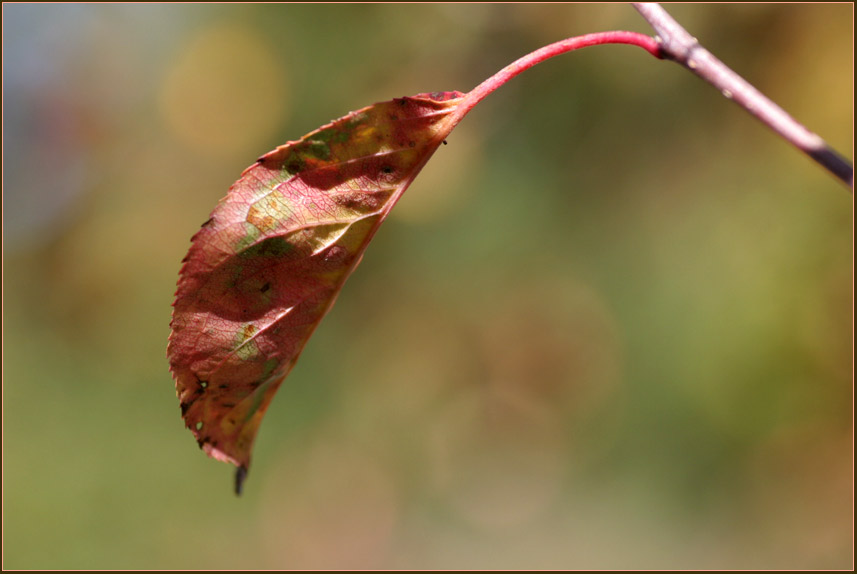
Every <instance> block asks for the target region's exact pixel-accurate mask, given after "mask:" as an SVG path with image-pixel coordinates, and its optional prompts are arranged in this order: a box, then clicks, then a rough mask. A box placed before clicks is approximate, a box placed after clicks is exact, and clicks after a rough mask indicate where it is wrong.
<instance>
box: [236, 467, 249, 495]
mask: <svg viewBox="0 0 857 574" xmlns="http://www.w3.org/2000/svg"><path fill="white" fill-rule="evenodd" d="M246 478H247V467H246V466H239V467H238V468H236V469H235V496H241V492H242V490H243V488H244V479H246Z"/></svg>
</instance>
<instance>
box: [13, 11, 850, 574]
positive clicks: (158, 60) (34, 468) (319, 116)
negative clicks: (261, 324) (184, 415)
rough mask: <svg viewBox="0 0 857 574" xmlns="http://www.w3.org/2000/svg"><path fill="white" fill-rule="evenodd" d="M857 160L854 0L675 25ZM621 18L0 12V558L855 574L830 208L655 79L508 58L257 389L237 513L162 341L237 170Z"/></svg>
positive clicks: (829, 182)
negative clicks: (256, 425) (181, 273)
mask: <svg viewBox="0 0 857 574" xmlns="http://www.w3.org/2000/svg"><path fill="white" fill-rule="evenodd" d="M669 10H670V12H671V13H672V14H673V15H674V16H675V17H676V18H677V19H678V20H679V21H680V22H681V23H682V24H683V25H685V26H686V27H687V28H688V29H689V30H690V31H691V32H692V33H693V34H694V35H696V36H697V37H698V38H700V40H701V42H702V43H703V44H704V45H705V46H706V47H708V48H709V49H710V50H711V51H712V52H713V53H714V54H715V55H717V56H718V57H720V58H721V59H722V60H724V61H725V62H726V63H727V64H729V65H731V66H732V67H733V68H734V69H735V70H736V71H738V72H739V73H741V74H742V75H744V76H745V77H746V78H748V79H749V80H750V81H751V82H753V83H754V84H755V85H756V86H757V87H758V88H760V89H761V90H762V91H763V92H765V93H766V94H768V95H770V96H771V97H772V98H773V99H774V100H775V101H777V102H778V103H780V104H781V105H783V106H784V107H785V108H786V109H787V110H789V111H790V112H791V113H793V114H794V115H795V116H796V117H797V118H798V119H799V120H801V121H803V122H805V123H806V125H807V126H809V127H810V129H813V130H814V131H817V132H818V133H819V134H821V135H822V137H824V138H825V139H827V141H828V142H830V143H831V144H832V145H833V146H834V147H836V148H838V149H839V150H840V151H841V152H842V153H844V154H845V155H847V156H849V157H851V155H852V142H853V131H852V129H853V113H852V110H853V75H852V74H851V73H849V71H853V60H852V54H853V5H851V4H805V5H795V4H791V5H772V4H751V5H747V4H727V5H671V6H669ZM607 29H632V30H638V31H642V32H650V30H648V29H647V26H646V24H645V22H644V21H642V19H641V18H640V17H639V16H638V15H637V14H636V12H635V11H634V10H633V9H632V8H631V7H630V6H627V5H556V4H550V5H532V4H526V5H523V4H522V5H491V4H469V5H458V4H441V5H418V4H412V5H381V4H370V5H264V4H263V5H234V4H233V5H196V4H185V5H172V4H162V5H147V4H129V5H101V4H81V5H66V4H4V5H3V83H4V84H3V85H4V96H3V97H4V108H3V141H4V147H3V166H4V173H3V239H4V243H3V256H4V259H3V272H4V275H3V288H4V305H3V334H4V337H3V341H4V343H3V357H4V360H3V431H4V433H3V482H4V488H3V515H4V516H3V521H4V529H3V549H4V556H3V566H4V567H6V568H13V569H15V568H36V569H39V568H44V569H51V568H55V569H150V568H160V569H183V568H194V569H216V568H241V569H250V568H370V569H374V568H516V567H517V568H578V569H587V568H650V569H663V568H714V569H725V568H769V569H781V568H797V569H800V568H849V567H850V566H851V565H852V564H853V563H852V542H853V523H852V509H853V490H852V486H853V484H852V468H853V466H852V462H853V456H852V454H853V442H852V437H853V434H852V431H853V427H852V384H851V383H852V369H851V366H852V343H853V330H852V317H853V307H852V292H853V284H852V277H853V251H852V249H853V248H852V222H853V219H852V206H853V203H852V199H853V196H851V195H850V194H849V193H848V192H847V191H845V190H844V189H843V188H842V186H841V185H840V184H838V183H837V182H836V181H835V180H834V179H833V178H832V177H831V176H829V175H828V174H826V173H824V172H823V171H822V170H820V169H819V168H818V167H816V166H815V165H814V164H813V163H812V162H811V161H810V160H808V159H807V158H805V157H803V156H801V155H800V154H799V153H798V152H796V151H795V150H793V149H791V148H790V147H789V146H787V145H786V144H784V143H783V142H782V141H780V140H779V139H777V138H776V137H774V136H773V135H771V134H770V133H769V132H768V131H767V130H765V129H764V128H763V127H761V126H760V125H758V124H757V123H756V122H755V120H753V119H752V118H750V117H749V116H748V115H747V114H745V113H744V112H743V111H741V110H739V109H738V108H736V107H735V106H734V105H732V104H731V103H729V102H728V101H726V100H725V99H724V98H723V97H722V96H721V95H720V94H718V93H717V92H716V91H715V90H713V89H711V88H710V87H709V86H707V85H705V84H704V83H703V82H701V81H700V80H698V79H697V78H695V77H693V76H692V75H691V74H689V73H687V71H685V70H682V69H681V68H680V67H678V66H676V65H674V64H670V63H665V62H659V61H657V60H655V59H653V58H651V57H649V56H648V55H646V54H645V53H644V52H642V51H641V50H638V49H635V48H631V47H626V46H608V47H598V48H592V49H587V50H584V51H581V52H577V53H574V54H570V55H565V56H562V57H560V58H557V59H555V60H551V61H550V62H547V63H544V64H542V65H540V66H538V67H537V68H534V69H533V70H531V71H528V72H526V73H525V74H524V75H522V76H521V77H519V78H516V79H515V80H513V81H512V82H511V83H510V84H509V85H507V86H505V87H503V88H502V89H501V90H500V91H499V92H497V93H496V94H494V95H492V96H490V97H489V98H488V99H487V100H486V101H485V102H484V103H483V104H481V105H480V107H478V108H477V109H476V110H475V111H474V112H473V113H472V114H471V115H470V116H469V117H468V118H467V119H466V120H465V121H464V122H463V123H462V125H461V126H459V127H458V128H457V129H456V131H455V132H454V133H453V134H452V136H451V137H450V138H449V145H448V146H446V147H443V148H442V149H441V150H440V151H439V152H438V154H437V155H436V157H435V158H434V159H433V160H432V161H431V162H430V163H429V164H428V166H427V167H426V169H425V171H424V172H423V174H422V175H421V176H420V178H418V179H417V181H416V183H415V184H414V185H413V186H412V188H411V189H410V190H409V191H408V193H407V194H405V197H404V198H403V200H402V201H401V203H400V205H399V206H397V208H396V209H394V210H393V214H392V216H391V218H390V220H389V221H388V222H387V224H386V225H385V226H384V228H383V229H382V230H381V231H380V232H379V233H378V236H377V237H376V239H375V241H374V243H373V245H372V246H371V247H370V248H369V250H368V253H367V255H366V258H365V260H364V262H363V264H362V266H361V268H360V269H359V270H358V271H357V272H356V273H355V275H354V276H353V277H352V278H351V279H350V280H349V283H348V285H347V286H346V287H345V289H344V291H343V293H342V295H341V296H340V298H339V300H338V302H337V304H336V306H335V308H334V310H333V311H332V312H331V314H330V315H329V316H328V317H327V318H326V319H325V320H324V321H323V322H322V324H321V327H320V328H319V330H318V331H317V333H316V335H315V337H314V338H313V340H311V341H310V343H309V345H308V347H307V349H306V351H305V353H304V355H303V357H302V359H301V361H300V362H299V363H298V366H297V367H296V369H295V370H294V372H293V373H292V375H291V377H290V379H289V380H288V381H287V382H286V384H285V385H284V386H283V387H282V389H281V390H280V392H279V395H278V397H277V398H276V400H275V401H274V404H273V406H272V408H271V409H270V411H269V413H268V415H267V417H266V421H265V423H264V424H263V425H262V430H261V433H260V435H259V440H258V441H257V445H256V452H255V457H254V467H253V468H252V469H251V472H250V476H249V479H248V483H247V485H246V492H245V495H244V497H243V498H241V499H236V498H235V497H234V496H233V495H232V493H231V473H232V468H231V467H228V466H226V465H223V464H220V463H216V462H214V461H211V460H208V459H207V458H206V457H205V456H204V455H203V454H202V453H201V452H200V451H198V450H197V448H196V445H195V443H194V441H193V439H192V436H191V434H190V433H189V432H188V431H186V430H185V429H184V428H183V425H182V421H181V417H180V413H179V408H178V403H177V400H176V397H175V390H174V385H173V382H172V381H171V379H170V375H169V373H168V372H167V362H166V359H165V356H164V351H165V347H166V338H167V335H168V332H169V328H168V323H169V315H170V303H171V300H172V295H173V292H174V289H175V281H176V278H177V274H178V269H179V262H180V261H181V259H182V257H183V256H184V253H185V252H186V250H187V248H188V246H189V238H190V236H191V235H192V234H193V233H194V232H195V230H196V229H197V228H198V227H199V225H200V224H201V223H202V222H203V221H204V220H205V219H206V218H207V216H208V213H209V212H210V211H211V209H212V208H213V206H214V204H215V202H216V201H217V200H218V199H220V197H222V196H223V195H224V194H225V193H226V191H227V189H228V188H229V186H230V184H231V183H232V182H233V181H234V180H236V179H237V178H238V176H239V175H240V173H241V171H242V170H243V169H244V168H245V167H246V166H247V165H249V164H251V163H252V162H253V160H254V159H255V158H256V157H258V156H259V155H261V154H262V153H264V152H266V151H268V150H269V149H272V148H274V147H275V146H277V145H278V144H280V143H283V142H285V141H287V140H290V139H297V138H298V137H300V136H301V135H302V134H304V133H306V132H308V131H310V130H312V129H314V128H316V127H318V126H320V125H322V124H324V123H326V122H328V121H329V120H330V119H332V118H336V117H339V116H342V115H344V114H345V113H346V112H348V111H350V110H353V109H357V108H359V107H362V106H364V105H368V104H370V103H372V102H374V101H378V100H386V99H390V98H392V97H397V96H402V95H409V94H414V93H417V92H422V91H435V90H451V89H459V90H467V89H470V88H471V87H472V86H475V85H476V84H477V83H479V82H480V81H481V80H483V79H484V78H485V77H487V76H488V75H489V74H491V73H493V72H494V71H496V70H497V69H499V68H500V67H502V66H503V65H505V64H507V63H508V62H510V61H511V60H513V59H514V58H517V57H518V56H520V55H523V54H524V53H526V52H529V51H531V50H533V49H535V48H537V47H539V46H541V45H544V44H547V43H549V42H552V41H555V40H558V39H561V38H563V37H567V36H572V35H577V34H583V33H588V32H594V31H599V30H607Z"/></svg>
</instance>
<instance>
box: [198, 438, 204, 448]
mask: <svg viewBox="0 0 857 574" xmlns="http://www.w3.org/2000/svg"><path fill="white" fill-rule="evenodd" d="M196 444H198V445H199V448H202V445H204V444H205V439H204V438H198V439H196Z"/></svg>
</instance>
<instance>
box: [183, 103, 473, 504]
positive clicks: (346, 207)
mask: <svg viewBox="0 0 857 574" xmlns="http://www.w3.org/2000/svg"><path fill="white" fill-rule="evenodd" d="M463 97H464V94H462V93H460V92H437V93H432V94H418V95H416V96H414V97H410V98H407V97H406V98H399V99H394V100H391V101H388V102H381V103H378V104H375V105H372V106H369V107H367V108H363V109H362V110H358V111H356V112H352V113H350V114H348V115H347V116H345V117H343V118H340V119H338V120H336V121H334V122H332V123H331V124H329V125H327V126H324V127H322V128H320V129H318V130H316V131H314V132H312V133H309V134H307V135H306V136H304V137H303V138H302V139H300V140H299V141H296V142H290V143H288V144H286V145H283V146H281V147H279V148H277V149H276V150H274V151H272V152H270V153H268V154H266V155H264V156H262V157H261V158H259V159H258V160H257V161H256V163H255V164H254V165H252V166H251V167H249V168H248V169H247V170H245V171H244V173H243V175H242V176H241V179H239V180H238V181H237V182H236V183H235V184H234V185H233V186H232V188H231V189H230V190H229V193H228V195H227V196H226V197H225V198H224V199H222V200H221V201H220V203H219V204H218V205H217V207H216V208H215V210H214V212H213V213H212V214H211V218H210V219H209V220H208V221H206V222H205V223H204V224H203V225H202V228H201V229H200V230H199V231H198V232H197V233H196V235H194V237H193V238H192V240H191V247H190V250H189V251H188V254H187V256H186V257H185V259H184V262H183V263H184V265H183V267H182V269H181V272H180V277H179V281H178V289H177V292H176V299H175V303H174V304H173V316H172V321H171V323H170V326H171V328H172V332H171V334H170V342H169V346H168V348H167V356H168V357H169V360H170V370H171V372H172V374H173V377H174V378H175V380H176V391H177V394H178V398H179V401H180V405H181V410H182V416H183V417H184V420H185V424H186V426H187V427H188V428H189V429H190V430H191V431H192V432H193V434H194V436H195V437H196V439H197V442H198V443H199V445H200V447H202V449H203V450H204V451H205V452H206V453H207V454H208V455H209V456H211V457H213V458H215V459H217V460H221V461H225V462H230V463H232V464H234V465H236V466H238V470H237V472H236V492H238V493H239V494H240V491H241V483H242V481H243V479H244V477H245V476H246V473H247V469H248V468H249V466H250V455H251V451H252V448H253V441H254V439H255V437H256V433H257V431H258V430H259V424H260V423H261V421H262V417H263V416H264V414H265V411H266V409H267V408H268V406H269V405H270V403H271V399H272V398H273V396H274V394H275V393H276V392H277V389H278V387H279V386H280V384H281V383H282V382H283V379H284V378H285V377H286V375H288V373H289V371H290V370H291V368H292V367H293V366H294V364H295V362H296V361H297V359H298V356H299V355H300V353H301V350H302V349H303V347H304V344H305V343H306V341H307V339H308V338H309V337H310V335H311V334H312V332H313V331H314V330H315V328H316V326H317V325H318V323H319V321H321V319H322V317H323V316H324V315H325V313H327V311H328V310H330V308H331V306H332V305H333V302H334V300H335V299H336V296H337V294H338V293H339V291H340V289H341V288H342V285H343V283H344V282H345V280H346V279H347V278H348V276H349V275H350V274H351V272H352V271H353V270H354V268H355V267H356V266H357V264H358V263H359V262H360V259H361V258H362V256H363V251H364V250H365V249H366V246H367V245H368V243H369V241H370V240H371V239H372V236H373V235H374V234H375V232H376V231H377V229H378V227H379V226H380V225H381V223H382V222H383V221H384V218H385V217H386V216H387V214H388V213H389V212H390V209H392V207H393V205H394V204H395V203H396V201H397V200H398V199H399V197H400V196H401V195H402V193H403V192H404V191H405V189H406V188H407V187H408V185H409V184H410V183H411V181H413V179H414V177H415V176H416V175H417V174H418V173H419V171H420V169H422V167H423V165H425V163H426V161H428V159H429V158H430V157H431V155H432V154H433V153H434V151H435V150H436V149H437V148H438V146H439V145H440V144H441V142H443V141H444V138H446V136H447V135H448V134H449V132H450V131H452V129H453V127H455V125H456V124H457V123H458V121H459V120H460V119H461V116H462V115H463V113H460V112H461V110H458V112H459V113H456V110H457V108H458V106H459V104H461V103H462V101H463ZM465 113H466V112H465Z"/></svg>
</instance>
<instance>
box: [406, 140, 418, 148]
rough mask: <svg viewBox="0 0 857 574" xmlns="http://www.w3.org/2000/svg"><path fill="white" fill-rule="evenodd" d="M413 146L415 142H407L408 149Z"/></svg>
mask: <svg viewBox="0 0 857 574" xmlns="http://www.w3.org/2000/svg"><path fill="white" fill-rule="evenodd" d="M415 145H417V144H416V142H412V141H411V142H408V147H414V146H415Z"/></svg>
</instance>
